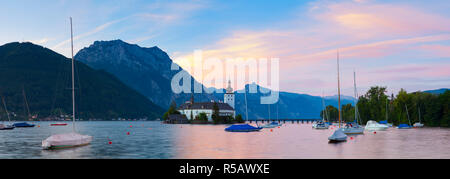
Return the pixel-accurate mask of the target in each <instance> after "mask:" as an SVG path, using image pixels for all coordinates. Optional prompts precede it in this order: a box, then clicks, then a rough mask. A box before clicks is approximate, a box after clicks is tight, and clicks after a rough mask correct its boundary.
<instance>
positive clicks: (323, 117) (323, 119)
mask: <svg viewBox="0 0 450 179" xmlns="http://www.w3.org/2000/svg"><path fill="white" fill-rule="evenodd" d="M323 96H324V94H323V91H322V108H323V110H322V121H323V122H325V115H326V114H325V113H326V107H325V100H323Z"/></svg>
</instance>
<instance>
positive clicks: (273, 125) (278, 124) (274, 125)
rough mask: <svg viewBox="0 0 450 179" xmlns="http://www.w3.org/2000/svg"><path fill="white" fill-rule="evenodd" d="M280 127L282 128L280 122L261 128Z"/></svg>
mask: <svg viewBox="0 0 450 179" xmlns="http://www.w3.org/2000/svg"><path fill="white" fill-rule="evenodd" d="M279 126H281V124H280V123H278V122H271V123H268V124H265V125H262V126H261V127H262V128H275V127H279Z"/></svg>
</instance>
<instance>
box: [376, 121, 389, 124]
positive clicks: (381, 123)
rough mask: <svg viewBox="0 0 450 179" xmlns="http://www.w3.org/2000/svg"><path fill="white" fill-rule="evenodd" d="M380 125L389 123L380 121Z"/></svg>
mask: <svg viewBox="0 0 450 179" xmlns="http://www.w3.org/2000/svg"><path fill="white" fill-rule="evenodd" d="M378 123H380V124H387V123H388V122H387V121H380V122H378Z"/></svg>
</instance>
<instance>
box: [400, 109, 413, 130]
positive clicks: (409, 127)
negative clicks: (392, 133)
mask: <svg viewBox="0 0 450 179" xmlns="http://www.w3.org/2000/svg"><path fill="white" fill-rule="evenodd" d="M405 108H406V115H407V116H408V122H409V124H399V125H398V126H397V129H411V121H410V120H409V113H408V106H407V105H406V104H405Z"/></svg>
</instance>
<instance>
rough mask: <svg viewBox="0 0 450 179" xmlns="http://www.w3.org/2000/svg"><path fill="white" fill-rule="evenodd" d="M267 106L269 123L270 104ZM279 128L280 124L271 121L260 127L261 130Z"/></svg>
mask: <svg viewBox="0 0 450 179" xmlns="http://www.w3.org/2000/svg"><path fill="white" fill-rule="evenodd" d="M268 106H269V121H270V104H268ZM279 126H281V124H280V123H278V122H275V121H273V122H271V123H267V124H265V125H262V126H261V127H262V128H275V127H279Z"/></svg>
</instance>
